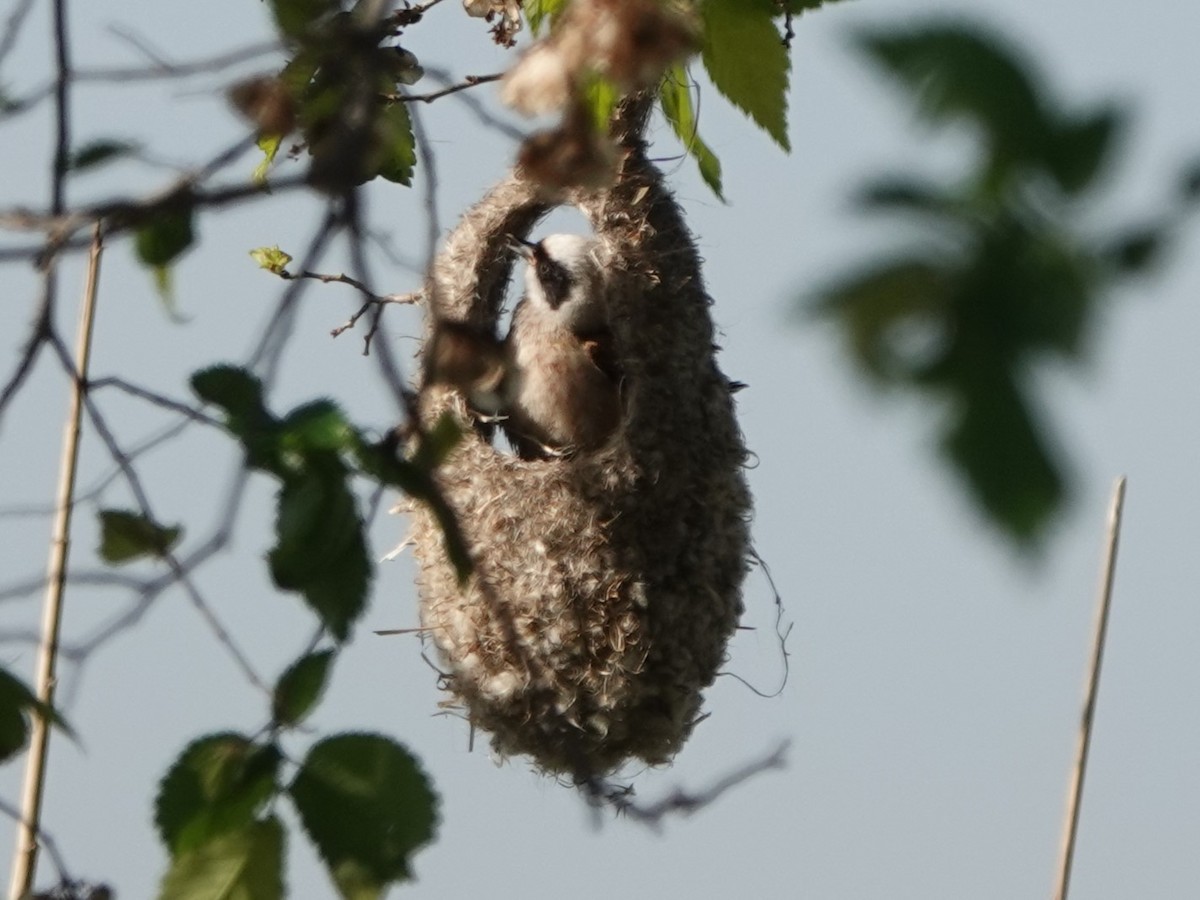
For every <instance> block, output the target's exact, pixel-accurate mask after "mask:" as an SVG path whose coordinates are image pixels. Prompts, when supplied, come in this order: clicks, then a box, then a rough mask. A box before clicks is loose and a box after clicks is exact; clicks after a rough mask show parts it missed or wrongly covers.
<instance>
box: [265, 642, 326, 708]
mask: <svg viewBox="0 0 1200 900" xmlns="http://www.w3.org/2000/svg"><path fill="white" fill-rule="evenodd" d="M332 663H333V651H332V650H323V651H321V652H319V653H310V654H309V655H308V656H305V657H303V658H302V659H300V660H298V661H297V662H296V663H294V664H293V665H292V666H291V667H290V668H288V670H287V671H286V672H284V673H283V675H282V676H280V678H279V682H278V683H277V684H276V685H275V691H274V694H273V695H272V697H271V718H272V719H273V720H274V721H275V722H276V723H277V724H279V725H284V726H294V725H299V724H300V723H301V722H302V721H304V719H305V718H307V717H308V714H309V713H310V712H312V710H313V708H314V707H315V706H316V705H317V702H318V701H319V700H320V699H321V695H322V694H323V693H324V692H325V684H326V682H327V681H328V678H329V667H330V665H331V664H332Z"/></svg>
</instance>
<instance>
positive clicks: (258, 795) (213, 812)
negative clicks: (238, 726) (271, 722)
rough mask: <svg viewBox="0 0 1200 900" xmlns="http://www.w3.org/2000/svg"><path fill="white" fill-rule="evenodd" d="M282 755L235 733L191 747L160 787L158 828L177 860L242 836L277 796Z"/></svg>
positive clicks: (210, 737)
mask: <svg viewBox="0 0 1200 900" xmlns="http://www.w3.org/2000/svg"><path fill="white" fill-rule="evenodd" d="M281 760H282V755H281V754H280V752H279V748H278V747H276V746H275V745H274V744H268V745H265V746H264V745H260V744H255V743H254V742H253V741H251V740H250V739H249V738H247V737H244V736H242V735H240V734H235V733H232V732H224V733H219V734H211V735H208V736H206V737H203V738H200V739H199V740H197V741H194V742H192V743H191V744H189V745H188V746H187V747H186V748H185V749H184V751H183V753H181V754H180V755H179V758H178V759H177V760H176V761H175V763H174V764H173V765H172V766H171V768H170V769H169V770H168V771H167V774H166V775H165V776H164V777H163V780H162V782H161V783H160V784H159V789H158V796H157V797H156V799H155V803H154V823H155V825H156V826H157V827H158V833H159V837H161V838H162V841H163V843H164V844H166V846H167V849H168V850H170V851H171V854H172V855H173V856H179V855H180V854H182V853H186V852H187V851H190V850H193V849H196V848H201V847H203V846H205V845H206V844H209V843H211V842H212V841H213V840H214V839H215V838H217V837H219V836H221V835H223V834H225V833H227V832H233V831H239V830H241V829H244V828H246V827H247V826H249V825H250V824H251V823H253V821H254V819H255V817H256V816H257V815H258V814H259V812H261V810H262V809H263V807H264V806H265V805H266V804H267V803H268V802H269V801H270V800H271V798H272V797H274V796H275V794H276V793H277V791H278V789H279V788H278V784H277V778H278V775H279V764H280V762H281Z"/></svg>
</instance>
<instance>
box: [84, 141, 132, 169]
mask: <svg viewBox="0 0 1200 900" xmlns="http://www.w3.org/2000/svg"><path fill="white" fill-rule="evenodd" d="M138 149H139V148H138V145H137V144H135V143H132V142H130V141H118V140H114V139H112V138H101V139H99V140H95V141H91V142H90V143H87V144H84V145H83V146H82V147H80V148H78V149H77V150H75V151H74V152H72V153H71V157H70V159H69V160H68V161H67V168H68V169H70V170H72V171H75V172H82V171H84V170H86V169H94V168H96V167H97V166H100V165H103V164H104V163H107V162H114V161H115V160H118V159H123V158H124V157H127V156H130V155H132V154H134V153H136V152H137V151H138Z"/></svg>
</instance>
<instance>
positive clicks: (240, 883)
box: [158, 816, 284, 900]
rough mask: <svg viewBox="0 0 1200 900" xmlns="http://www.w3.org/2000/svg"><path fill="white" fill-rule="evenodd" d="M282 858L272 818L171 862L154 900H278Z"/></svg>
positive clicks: (281, 840)
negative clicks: (156, 899)
mask: <svg viewBox="0 0 1200 900" xmlns="http://www.w3.org/2000/svg"><path fill="white" fill-rule="evenodd" d="M283 852H284V832H283V826H282V825H281V824H280V822H279V820H278V819H277V818H275V817H274V816H271V817H270V818H267V819H265V820H263V821H261V822H253V823H251V824H249V825H246V826H244V827H243V828H241V829H239V830H237V831H230V832H226V833H224V834H221V835H219V836H218V837H214V838H213V839H211V840H209V841H207V842H205V843H203V844H200V845H198V846H196V847H193V848H190V849H188V850H186V851H184V852H182V853H180V854H178V855H177V856H175V858H174V859H173V860H172V861H171V868H170V869H169V870H168V872H167V874H166V876H165V877H164V878H163V882H162V887H161V888H160V890H159V894H158V896H159V900H282V898H283V896H284V891H283Z"/></svg>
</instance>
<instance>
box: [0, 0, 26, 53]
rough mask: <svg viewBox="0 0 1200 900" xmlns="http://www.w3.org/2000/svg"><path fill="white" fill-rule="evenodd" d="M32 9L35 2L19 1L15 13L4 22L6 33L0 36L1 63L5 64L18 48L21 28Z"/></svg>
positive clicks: (10, 14)
mask: <svg viewBox="0 0 1200 900" xmlns="http://www.w3.org/2000/svg"><path fill="white" fill-rule="evenodd" d="M32 8H33V0H18V2H17V5H16V6H14V7H13V11H12V12H10V13H9V14H8V18H7V19H5V20H4V33H3V34H0V63H3V62H4V60H5V57H7V56H8V54H9V53H11V52H12V48H13V47H15V46H16V44H17V38H18V37H19V36H20V34H21V26H22V25H24V24H25V20H26V19H27V18H28V17H29V10H30V9H32Z"/></svg>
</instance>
